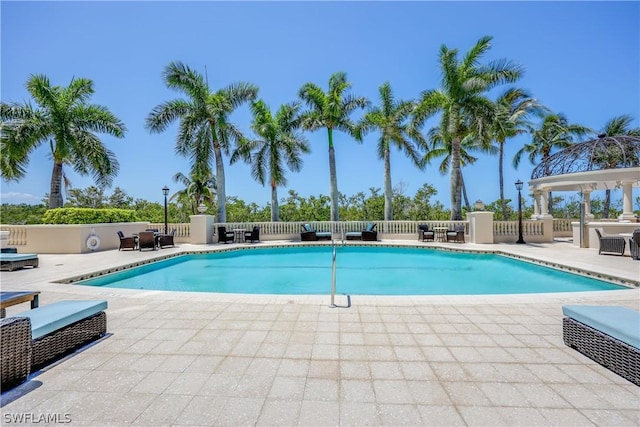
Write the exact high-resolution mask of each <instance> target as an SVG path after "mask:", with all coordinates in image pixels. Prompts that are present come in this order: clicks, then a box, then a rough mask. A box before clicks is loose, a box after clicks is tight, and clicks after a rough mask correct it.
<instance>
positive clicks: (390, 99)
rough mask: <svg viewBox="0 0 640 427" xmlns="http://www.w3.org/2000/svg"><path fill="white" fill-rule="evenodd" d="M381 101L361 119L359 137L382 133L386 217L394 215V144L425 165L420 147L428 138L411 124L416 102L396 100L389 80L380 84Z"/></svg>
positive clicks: (357, 135)
mask: <svg viewBox="0 0 640 427" xmlns="http://www.w3.org/2000/svg"><path fill="white" fill-rule="evenodd" d="M378 90H379V92H380V105H379V106H375V107H373V108H371V109H370V110H369V111H368V112H367V113H366V114H365V115H364V117H363V118H362V120H361V121H360V122H359V123H358V125H357V127H356V137H357V139H358V140H362V137H363V136H364V135H366V134H367V133H369V132H371V131H372V130H377V131H378V132H379V133H380V138H379V139H378V158H379V159H382V161H383V163H384V220H385V221H391V220H392V219H393V188H392V185H391V146H392V145H395V146H396V147H397V148H398V149H399V150H403V151H404V153H405V155H406V156H407V157H409V159H411V160H412V161H413V163H414V164H415V165H416V166H417V167H419V168H420V169H422V168H423V163H422V162H421V160H420V149H421V148H425V145H426V142H425V140H424V138H423V136H422V134H421V133H420V132H419V131H417V130H416V129H415V128H413V127H412V126H410V123H409V118H410V117H411V115H412V114H413V110H414V108H415V103H414V102H412V101H396V100H395V98H394V96H393V92H392V90H391V84H390V83H389V82H386V83H384V84H383V85H382V86H380V87H379V89H378Z"/></svg>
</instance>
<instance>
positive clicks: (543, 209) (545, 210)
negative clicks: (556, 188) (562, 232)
mask: <svg viewBox="0 0 640 427" xmlns="http://www.w3.org/2000/svg"><path fill="white" fill-rule="evenodd" d="M539 218H540V219H544V218H552V216H551V214H550V213H549V190H547V189H546V188H543V189H542V190H541V191H540V215H539Z"/></svg>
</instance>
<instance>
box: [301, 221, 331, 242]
mask: <svg viewBox="0 0 640 427" xmlns="http://www.w3.org/2000/svg"><path fill="white" fill-rule="evenodd" d="M300 226H301V227H302V231H301V232H300V240H301V241H303V242H315V241H317V240H331V237H332V235H333V233H331V232H330V231H316V230H314V229H313V228H311V226H310V225H309V224H303V225H300Z"/></svg>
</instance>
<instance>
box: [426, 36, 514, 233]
mask: <svg viewBox="0 0 640 427" xmlns="http://www.w3.org/2000/svg"><path fill="white" fill-rule="evenodd" d="M491 39H492V38H491V37H489V36H485V37H483V38H481V39H480V40H478V42H477V43H476V44H475V46H474V47H473V48H471V50H470V51H469V52H467V54H466V55H465V56H464V57H463V58H462V59H461V60H459V59H458V50H457V49H449V48H447V47H446V46H445V45H442V46H441V47H440V67H441V71H442V88H441V89H436V90H428V91H424V92H422V95H421V98H420V101H419V104H418V108H417V110H416V113H415V117H414V126H416V127H420V126H422V124H423V123H424V121H425V120H426V119H427V118H428V117H430V116H432V115H434V114H436V113H441V115H440V128H441V129H443V130H446V132H444V135H445V136H446V137H447V138H448V139H450V140H451V141H450V142H449V141H447V143H450V144H451V178H450V182H451V184H450V189H451V219H452V220H460V219H462V199H461V188H462V186H461V178H460V177H461V174H460V144H461V141H462V140H463V138H465V136H467V134H468V132H469V131H471V132H472V133H475V134H476V135H485V134H486V128H488V127H489V126H490V123H491V122H492V120H493V115H494V112H495V107H494V105H493V103H492V102H491V101H490V100H489V99H488V98H487V97H485V96H484V94H485V93H486V92H487V91H489V90H490V89H492V88H494V87H496V86H497V85H500V84H503V83H511V82H515V81H516V80H517V79H519V78H520V76H521V75H522V70H521V68H520V67H519V66H516V65H514V64H512V63H510V62H509V61H506V60H498V61H491V62H489V63H488V64H485V65H481V64H479V60H480V59H481V57H482V56H483V55H484V54H485V53H486V52H487V51H488V50H489V48H490V47H491Z"/></svg>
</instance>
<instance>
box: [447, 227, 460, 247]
mask: <svg viewBox="0 0 640 427" xmlns="http://www.w3.org/2000/svg"><path fill="white" fill-rule="evenodd" d="M451 241H454V242H457V243H464V225H456V226H455V227H453V230H448V231H447V242H451Z"/></svg>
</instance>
